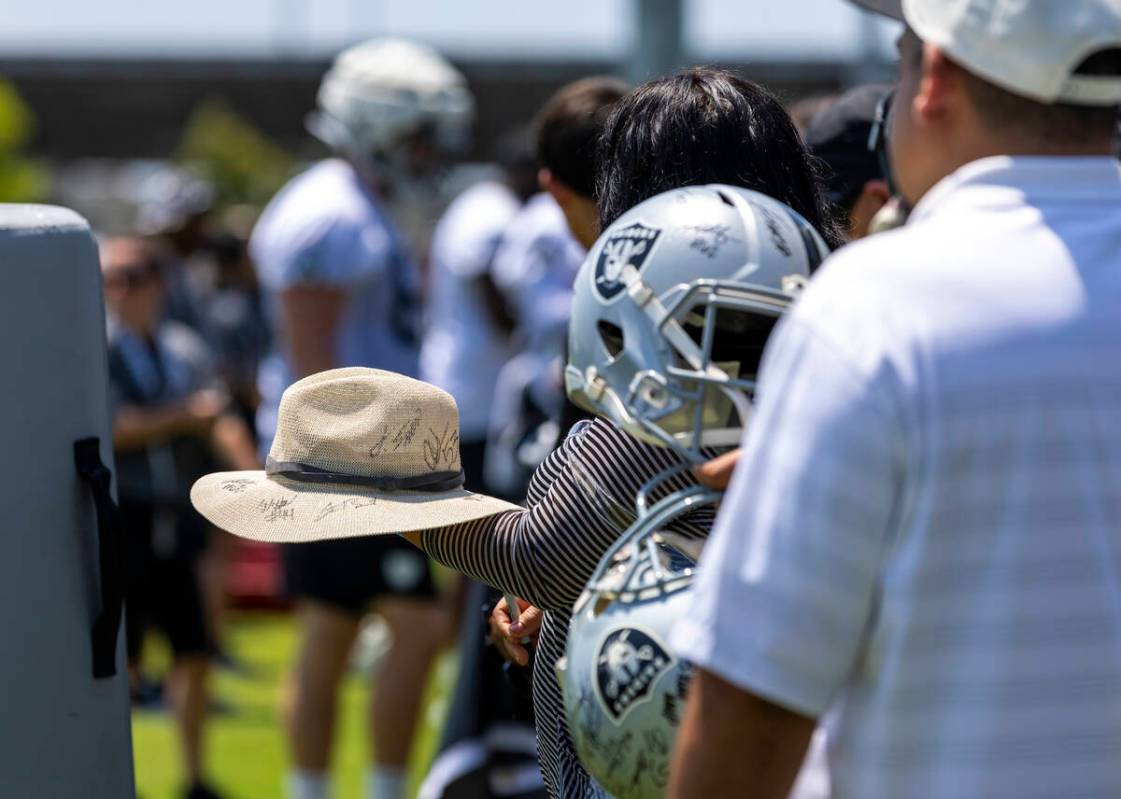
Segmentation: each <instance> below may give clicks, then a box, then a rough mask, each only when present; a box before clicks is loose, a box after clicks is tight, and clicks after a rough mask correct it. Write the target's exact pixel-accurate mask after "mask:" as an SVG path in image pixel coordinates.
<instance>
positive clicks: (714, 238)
mask: <svg viewBox="0 0 1121 799" xmlns="http://www.w3.org/2000/svg"><path fill="white" fill-rule="evenodd" d="M730 229H731V228H729V227H728V225H690V226H689V227H688V228H687V230H691V231H693V233H694V237H693V240H692V241H691V242H689V246H690V247H692V248H693V249H694V250H696V251H697V252H699V253H701V255H706V256H708V257H709V258H715V257H716V255H717V253H719V252H720V249H721V248H722V247H723V246H724V245H725V244H727V243H728V242H729V241H732V240H733V239H732V237H731V236H729V235H728V231H729V230H730Z"/></svg>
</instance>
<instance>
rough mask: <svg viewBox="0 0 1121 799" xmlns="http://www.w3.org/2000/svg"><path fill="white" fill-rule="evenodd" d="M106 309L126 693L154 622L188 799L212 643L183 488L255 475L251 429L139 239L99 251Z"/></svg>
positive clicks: (134, 682)
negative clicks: (163, 651) (170, 312)
mask: <svg viewBox="0 0 1121 799" xmlns="http://www.w3.org/2000/svg"><path fill="white" fill-rule="evenodd" d="M101 263H102V275H103V280H104V286H105V301H106V306H107V311H108V314H107V316H108V340H109V377H110V386H111V391H112V399H113V409H114V416H113V449H114V458H115V460H116V465H117V490H118V498H119V501H120V511H121V515H120V518H121V529H122V545H123V551H124V563H125V601H126V633H127V643H128V662H129V679H130V684H131V686H132V688H133V690H134V692H135V691H137V690H138V689H139V679H140V674H139V666H140V655H141V649H142V644H143V640H144V636H145V633H146V631H147V629H148V626H149V625H150V624H154V625H155V626H157V627H158V628H160V630H161V631H162V632H163V633H164V634H165V635H166V636H167V639H168V642H169V644H170V646H171V650H172V653H173V658H174V659H173V664H172V668H171V672H170V674H169V676H168V679H167V691H166V694H167V698H168V699H169V701H170V705H171V707H172V709H173V712H174V714H175V719H176V724H177V728H178V732H179V737H180V743H181V745H182V748H183V758H184V763H185V771H186V774H187V778H188V780H189V787H188V789H187V791H186V793H185V796H187V797H189V799H212V798H213V797H216V796H217V794H216V793H215V792H214V791H213V790H212V789H211V788H209V787H207V785H206V784H205V783H204V782H203V779H204V769H203V753H204V748H203V726H204V723H205V717H206V708H207V671H208V666H209V662H210V656H211V647H212V637H211V631H210V629H209V624H208V618H207V614H206V611H205V608H204V602H203V596H202V590H201V587H200V583H199V561H200V558H201V557H202V554H203V551H204V549H205V547H206V545H207V535H208V529H207V528H208V526H207V524H206V523H205V521H204V520H203V519H202V517H201V516H199V515H198V514H197V513H195V511H194V510H193V509H192V508H191V506H190V502H189V491H190V486H191V484H192V483H193V482H194V480H195V479H196V478H198V477H199V476H200V475H202V474H204V473H206V472H208V471H210V470H211V469H213V468H214V466H215V465H218V464H225V465H226V466H229V467H230V468H239V469H240V468H253V467H254V466H255V465H256V464H257V457H256V448H255V446H254V444H253V441H252V438H251V436H250V433H249V429H248V427H247V426H246V425H245V423H244V422H243V421H242V420H241V419H240V418H239V417H238V416H237V415H236V413H231V412H230V409H229V402H228V398H227V395H226V394H225V392H224V390H223V389H222V387H221V383H220V382H219V381H218V380H217V379H216V374H215V372H214V370H213V366H212V362H211V358H210V355H209V353H208V351H207V349H206V345H205V344H204V343H203V341H202V340H201V338H199V337H198V336H197V335H196V334H195V333H193V332H192V331H191V330H190V329H189V328H187V327H185V326H184V325H182V324H180V323H178V322H173V321H169V320H166V319H165V318H164V311H165V309H164V297H165V289H164V282H163V277H162V274H161V268H160V263H159V261H158V258H157V256H156V253H155V251H154V250H153V248H152V247H151V246H150V245H149V244H146V243H144V242H143V241H141V240H140V239H126V238H118V239H109V240H107V241H106V242H105V243H104V245H103V246H102V249H101Z"/></svg>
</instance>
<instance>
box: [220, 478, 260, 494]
mask: <svg viewBox="0 0 1121 799" xmlns="http://www.w3.org/2000/svg"><path fill="white" fill-rule="evenodd" d="M255 482H257V481H256V480H246V479H244V478H243V479H239V480H223V481H222V482H221V487H222V490H223V491H228V492H230V493H231V494H240V493H241V492H243V491H245V489H247V488H249V486H251V485H253V484H254V483H255Z"/></svg>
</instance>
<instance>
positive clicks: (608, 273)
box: [595, 222, 662, 300]
mask: <svg viewBox="0 0 1121 799" xmlns="http://www.w3.org/2000/svg"><path fill="white" fill-rule="evenodd" d="M661 235H662V231H661V230H660V229H658V228H653V227H647V226H646V225H644V224H642V223H641V222H635V223H633V224H630V225H627V226H626V227H624V228H620V229H619V230H616V231H615V232H614V233H612V234H610V235H609V236H608V238H607V241H606V242H604V244H603V249H601V250H600V252H599V259H598V260H597V261H596V273H595V287H596V291H597V292H599V295H600V296H601V297H603V299H605V300H610V299H612V298H614V297H615V296H616V295H617V294H618V293H619V292H620V291H622V290H623V269H624V268H626V267H627V266H633V267H634V268H635V269H637V270H638V271H639V272H641V271H642V265H643V264H644V263H646V259H647V258H649V257H650V253H651V252H652V251H653V250H654V245H655V244H657V243H658V238H659V237H660V236H661Z"/></svg>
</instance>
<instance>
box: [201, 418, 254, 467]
mask: <svg viewBox="0 0 1121 799" xmlns="http://www.w3.org/2000/svg"><path fill="white" fill-rule="evenodd" d="M210 448H211V450H212V451H213V452H214V456H215V457H216V458H217V459H218V461H219V462H220V463H221V464H222V465H223V466H225V467H226V468H227V469H235V470H242V471H252V470H254V469H260V468H261V460H260V458H259V457H258V456H257V446H256V444H254V443H253V434H252V433H251V432H250V431H249V425H247V424H246V423H245V421H244V420H243V419H242V418H241V417H240V416H235V415H234V414H232V413H223V414H222V415H221V416H219V417H218V418H217V419H216V420H215V422H214V426H213V427H212V428H211V430H210Z"/></svg>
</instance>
